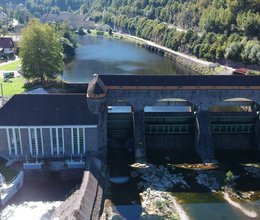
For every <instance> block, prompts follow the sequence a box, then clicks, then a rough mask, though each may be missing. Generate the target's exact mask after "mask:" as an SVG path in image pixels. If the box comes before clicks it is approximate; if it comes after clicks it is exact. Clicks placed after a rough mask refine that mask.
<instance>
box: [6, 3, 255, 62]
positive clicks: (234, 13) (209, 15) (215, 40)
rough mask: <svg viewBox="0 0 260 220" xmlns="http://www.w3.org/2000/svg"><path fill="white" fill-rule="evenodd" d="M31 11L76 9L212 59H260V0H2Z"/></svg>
mask: <svg viewBox="0 0 260 220" xmlns="http://www.w3.org/2000/svg"><path fill="white" fill-rule="evenodd" d="M4 1H6V2H16V3H18V2H19V3H24V5H25V6H26V8H27V9H28V11H29V12H30V13H31V14H32V15H33V16H35V17H39V16H41V15H42V14H44V13H46V12H49V11H51V10H52V12H54V13H55V12H56V13H58V12H59V11H74V12H76V13H80V14H85V15H87V16H89V17H90V18H91V19H92V20H94V21H96V22H102V23H106V24H109V25H110V26H111V27H112V28H114V29H117V30H120V31H123V32H128V33H131V34H134V35H137V36H139V37H142V38H145V39H149V40H152V41H154V42H157V43H159V44H162V45H165V46H167V47H169V48H172V49H174V50H178V51H181V52H185V53H189V54H193V55H195V56H197V57H200V58H205V59H207V60H211V61H214V62H215V61H219V60H221V59H223V58H226V59H230V60H234V61H241V62H243V63H244V64H258V65H259V64H260V42H259V39H260V0H13V1H11V0H9V1H8V0H4Z"/></svg>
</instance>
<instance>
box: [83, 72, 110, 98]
mask: <svg viewBox="0 0 260 220" xmlns="http://www.w3.org/2000/svg"><path fill="white" fill-rule="evenodd" d="M106 94H107V88H106V85H105V84H104V83H103V81H102V80H101V79H100V77H99V76H98V74H94V78H93V79H92V80H91V81H90V83H89V84H88V90H87V97H88V98H96V99H99V98H104V97H106Z"/></svg>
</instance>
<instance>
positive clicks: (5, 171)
mask: <svg viewBox="0 0 260 220" xmlns="http://www.w3.org/2000/svg"><path fill="white" fill-rule="evenodd" d="M6 162H7V161H6V160H5V159H4V158H1V157H0V173H1V174H2V175H3V176H4V177H5V181H6V182H7V183H8V182H10V181H11V180H12V179H13V178H14V177H15V176H16V175H17V172H16V171H14V170H12V169H10V168H9V167H6V166H5V164H6Z"/></svg>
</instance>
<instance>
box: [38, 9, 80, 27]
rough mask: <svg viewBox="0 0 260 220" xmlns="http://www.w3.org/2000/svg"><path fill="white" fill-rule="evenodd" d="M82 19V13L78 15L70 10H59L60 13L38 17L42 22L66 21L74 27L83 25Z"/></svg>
mask: <svg viewBox="0 0 260 220" xmlns="http://www.w3.org/2000/svg"><path fill="white" fill-rule="evenodd" d="M84 20H85V16H84V15H79V14H75V13H71V12H61V13H60V14H52V13H50V14H44V15H42V17H41V18H40V21H41V22H42V23H44V22H50V23H56V22H64V21H67V22H68V23H69V25H70V26H71V27H72V28H74V29H78V28H80V27H83V26H84Z"/></svg>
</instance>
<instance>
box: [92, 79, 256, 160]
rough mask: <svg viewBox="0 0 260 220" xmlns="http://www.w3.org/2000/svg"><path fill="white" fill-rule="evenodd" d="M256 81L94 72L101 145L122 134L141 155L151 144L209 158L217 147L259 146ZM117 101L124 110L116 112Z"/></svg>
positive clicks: (253, 148)
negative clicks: (108, 74) (100, 73)
mask: <svg viewBox="0 0 260 220" xmlns="http://www.w3.org/2000/svg"><path fill="white" fill-rule="evenodd" d="M258 81H259V77H254V76H248V77H241V76H127V75H126V76H120V75H113V76H105V75H95V76H94V79H93V80H92V81H91V82H90V83H89V86H88V92H87V98H88V106H89V109H90V110H91V111H92V112H93V113H94V114H97V115H98V117H99V123H100V124H102V126H100V132H99V135H101V136H102V138H101V136H100V139H103V141H104V142H103V143H100V144H101V145H102V144H103V147H105V145H106V143H107V140H108V139H109V140H110V139H117V140H120V139H121V140H123V139H124V140H125V141H126V143H125V144H124V146H125V147H126V146H127V147H129V148H131V149H132V150H134V151H135V158H136V160H137V161H138V160H140V161H142V160H145V158H146V153H147V152H148V151H149V149H154V150H159V151H161V150H166V151H168V152H171V151H173V152H174V151H178V152H185V151H186V152H195V153H196V154H197V155H198V156H199V158H201V159H202V161H210V160H213V159H214V153H215V152H219V151H226V150H227V151H243V150H245V151H259V149H260V139H259V111H260V106H259V103H260V86H259V85H260V84H259V82H258ZM118 106H121V108H122V107H123V108H124V111H121V112H116V111H114V112H113V111H112V109H115V108H118ZM106 138H107V139H106ZM100 147H101V148H102V146H100Z"/></svg>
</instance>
